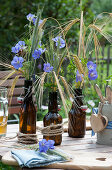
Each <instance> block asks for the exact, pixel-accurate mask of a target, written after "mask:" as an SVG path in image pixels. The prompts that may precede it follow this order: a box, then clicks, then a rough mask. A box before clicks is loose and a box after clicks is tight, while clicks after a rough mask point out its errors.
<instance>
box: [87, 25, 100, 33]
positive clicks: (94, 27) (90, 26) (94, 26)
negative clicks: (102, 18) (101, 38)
mask: <svg viewBox="0 0 112 170" xmlns="http://www.w3.org/2000/svg"><path fill="white" fill-rule="evenodd" d="M89 28H93V29H94V30H96V31H98V32H99V33H101V32H102V31H101V29H100V28H98V27H97V26H96V25H94V24H90V25H89Z"/></svg>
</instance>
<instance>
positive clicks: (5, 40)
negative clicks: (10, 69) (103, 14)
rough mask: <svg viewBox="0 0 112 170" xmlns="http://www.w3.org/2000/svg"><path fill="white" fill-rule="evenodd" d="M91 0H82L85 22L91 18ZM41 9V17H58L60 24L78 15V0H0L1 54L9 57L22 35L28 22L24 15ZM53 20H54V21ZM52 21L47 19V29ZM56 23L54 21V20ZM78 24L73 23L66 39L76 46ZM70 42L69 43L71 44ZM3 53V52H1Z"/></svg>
mask: <svg viewBox="0 0 112 170" xmlns="http://www.w3.org/2000/svg"><path fill="white" fill-rule="evenodd" d="M91 2H92V1H91V0H83V3H82V9H83V10H84V16H85V19H86V22H90V20H91V18H92V15H93V14H92V12H91V10H90V9H89V6H90V4H91ZM38 8H40V9H43V14H42V17H43V18H48V17H54V18H56V19H58V20H59V21H60V22H61V23H62V24H65V22H67V21H69V20H71V19H74V18H77V17H80V1H79V0H69V1H67V0H54V1H51V0H32V1H27V0H24V1H23V0H16V1H13V0H1V1H0V23H1V25H0V37H1V38H0V52H1V53H2V54H1V55H5V56H7V58H11V59H12V56H11V52H10V51H11V47H12V46H13V45H14V44H15V43H16V42H17V41H19V40H20V37H24V35H25V34H26V33H24V34H23V32H26V31H25V30H26V28H25V27H24V26H25V25H26V24H28V21H26V18H25V16H26V15H27V14H29V13H32V14H33V13H36V12H37V9H38ZM54 22H55V21H54ZM54 22H53V21H49V22H48V25H47V29H51V27H52V26H53V25H54ZM55 24H56V22H55ZM78 29H79V25H75V26H73V27H72V29H71V30H70V31H69V33H68V35H67V36H68V39H70V41H71V43H72V42H74V44H75V46H77V43H76V42H77V40H78V36H79V35H78V34H79V31H78ZM71 43H70V44H71ZM3 53H4V54H3Z"/></svg>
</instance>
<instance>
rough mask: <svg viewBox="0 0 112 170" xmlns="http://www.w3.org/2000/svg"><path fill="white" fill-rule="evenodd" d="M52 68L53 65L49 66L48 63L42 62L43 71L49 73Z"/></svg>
mask: <svg viewBox="0 0 112 170" xmlns="http://www.w3.org/2000/svg"><path fill="white" fill-rule="evenodd" d="M52 69H53V66H50V63H47V64H45V63H44V68H43V70H44V71H45V72H47V73H49V72H51V71H52Z"/></svg>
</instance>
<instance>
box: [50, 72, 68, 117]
mask: <svg viewBox="0 0 112 170" xmlns="http://www.w3.org/2000/svg"><path fill="white" fill-rule="evenodd" d="M53 73H54V77H55V80H56V83H57V86H58V90H59V93H60V96H61V99H62V103H63V106H64V109H65V113H66V116H67V117H68V112H67V106H66V101H65V98H64V94H63V90H62V88H61V85H60V83H59V80H58V78H57V76H56V73H55V72H54V71H53Z"/></svg>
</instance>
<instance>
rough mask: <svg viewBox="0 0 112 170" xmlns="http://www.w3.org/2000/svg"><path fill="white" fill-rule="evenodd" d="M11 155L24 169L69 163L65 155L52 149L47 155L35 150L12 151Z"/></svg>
mask: <svg viewBox="0 0 112 170" xmlns="http://www.w3.org/2000/svg"><path fill="white" fill-rule="evenodd" d="M11 154H12V156H13V157H14V158H15V159H16V160H17V162H18V164H19V165H20V166H21V167H22V168H23V167H28V168H33V167H40V166H45V165H49V164H53V163H58V162H65V161H68V158H67V157H66V156H65V155H64V154H62V153H61V152H59V151H56V150H51V149H50V150H48V151H47V153H44V152H39V151H35V150H12V151H11Z"/></svg>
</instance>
